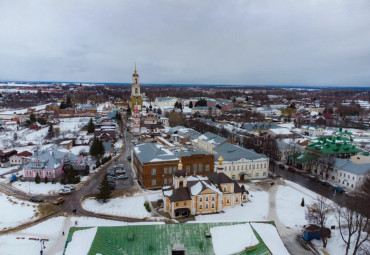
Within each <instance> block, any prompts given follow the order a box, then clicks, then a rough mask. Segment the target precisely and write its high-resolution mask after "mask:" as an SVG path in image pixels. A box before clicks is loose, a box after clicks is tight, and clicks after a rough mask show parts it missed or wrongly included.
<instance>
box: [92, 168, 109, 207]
mask: <svg viewBox="0 0 370 255" xmlns="http://www.w3.org/2000/svg"><path fill="white" fill-rule="evenodd" d="M111 194H112V191H111V190H110V186H109V182H108V178H107V175H106V174H105V175H104V178H103V180H102V181H101V183H100V187H99V193H98V194H97V196H96V199H98V200H102V201H103V203H105V202H107V200H108V199H110V198H111Z"/></svg>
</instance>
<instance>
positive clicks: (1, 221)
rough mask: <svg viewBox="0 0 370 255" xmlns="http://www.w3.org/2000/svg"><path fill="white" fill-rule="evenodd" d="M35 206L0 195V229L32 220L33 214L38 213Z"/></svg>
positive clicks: (34, 204)
mask: <svg viewBox="0 0 370 255" xmlns="http://www.w3.org/2000/svg"><path fill="white" fill-rule="evenodd" d="M37 206H38V204H36V203H32V202H28V201H24V200H20V199H17V198H15V197H12V196H7V195H5V194H3V193H0V208H1V210H0V229H6V228H11V227H16V226H19V225H21V224H23V223H26V222H28V221H30V220H34V219H35V213H36V212H37V211H38V209H37ZM0 247H1V244H0ZM0 253H1V251H0Z"/></svg>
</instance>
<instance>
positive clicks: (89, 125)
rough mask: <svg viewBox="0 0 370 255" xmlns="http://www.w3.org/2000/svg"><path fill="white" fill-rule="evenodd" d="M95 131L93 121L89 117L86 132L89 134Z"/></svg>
mask: <svg viewBox="0 0 370 255" xmlns="http://www.w3.org/2000/svg"><path fill="white" fill-rule="evenodd" d="M94 131H95V125H94V123H93V120H92V118H90V121H89V124H87V133H89V134H91V133H94Z"/></svg>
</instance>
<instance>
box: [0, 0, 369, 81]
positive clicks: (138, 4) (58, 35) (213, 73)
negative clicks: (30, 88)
mask: <svg viewBox="0 0 370 255" xmlns="http://www.w3.org/2000/svg"><path fill="white" fill-rule="evenodd" d="M135 62H136V63H137V69H138V72H139V74H140V77H141V83H168V84H172V83H195V84H243V85H248V84H249V85H259V84H264V85H273V84H285V85H320V86H323V85H329V86H367V87H369V86H370V1H369V0H271V1H269V0H228V1H218V0H209V1H208V0H194V1H193V0H184V1H178V0H177V1H173V0H168V1H160V0H149V1H144V0H133V1H124V0H117V1H113V0H104V1H102V0H86V1H80V0H63V1H50V0H43V1H36V0H27V1H25V0H9V1H6V0H0V80H33V81H86V82H131V75H132V72H133V67H134V63H135Z"/></svg>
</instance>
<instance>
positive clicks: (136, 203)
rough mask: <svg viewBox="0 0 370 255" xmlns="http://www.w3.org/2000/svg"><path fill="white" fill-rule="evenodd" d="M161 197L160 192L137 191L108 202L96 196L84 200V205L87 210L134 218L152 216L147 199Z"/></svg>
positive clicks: (153, 199) (151, 199)
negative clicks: (145, 204)
mask: <svg viewBox="0 0 370 255" xmlns="http://www.w3.org/2000/svg"><path fill="white" fill-rule="evenodd" d="M159 198H161V193H160V192H158V191H157V192H143V193H137V194H135V195H134V196H132V197H118V198H114V199H111V200H109V201H108V202H106V203H101V202H99V201H97V200H95V199H94V198H89V199H86V200H85V201H83V203H82V206H83V208H84V209H85V210H87V211H91V212H95V213H102V214H109V215H116V216H125V217H134V218H146V217H150V216H151V213H149V212H148V211H147V210H146V209H145V206H144V203H145V201H156V200H157V199H159Z"/></svg>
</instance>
